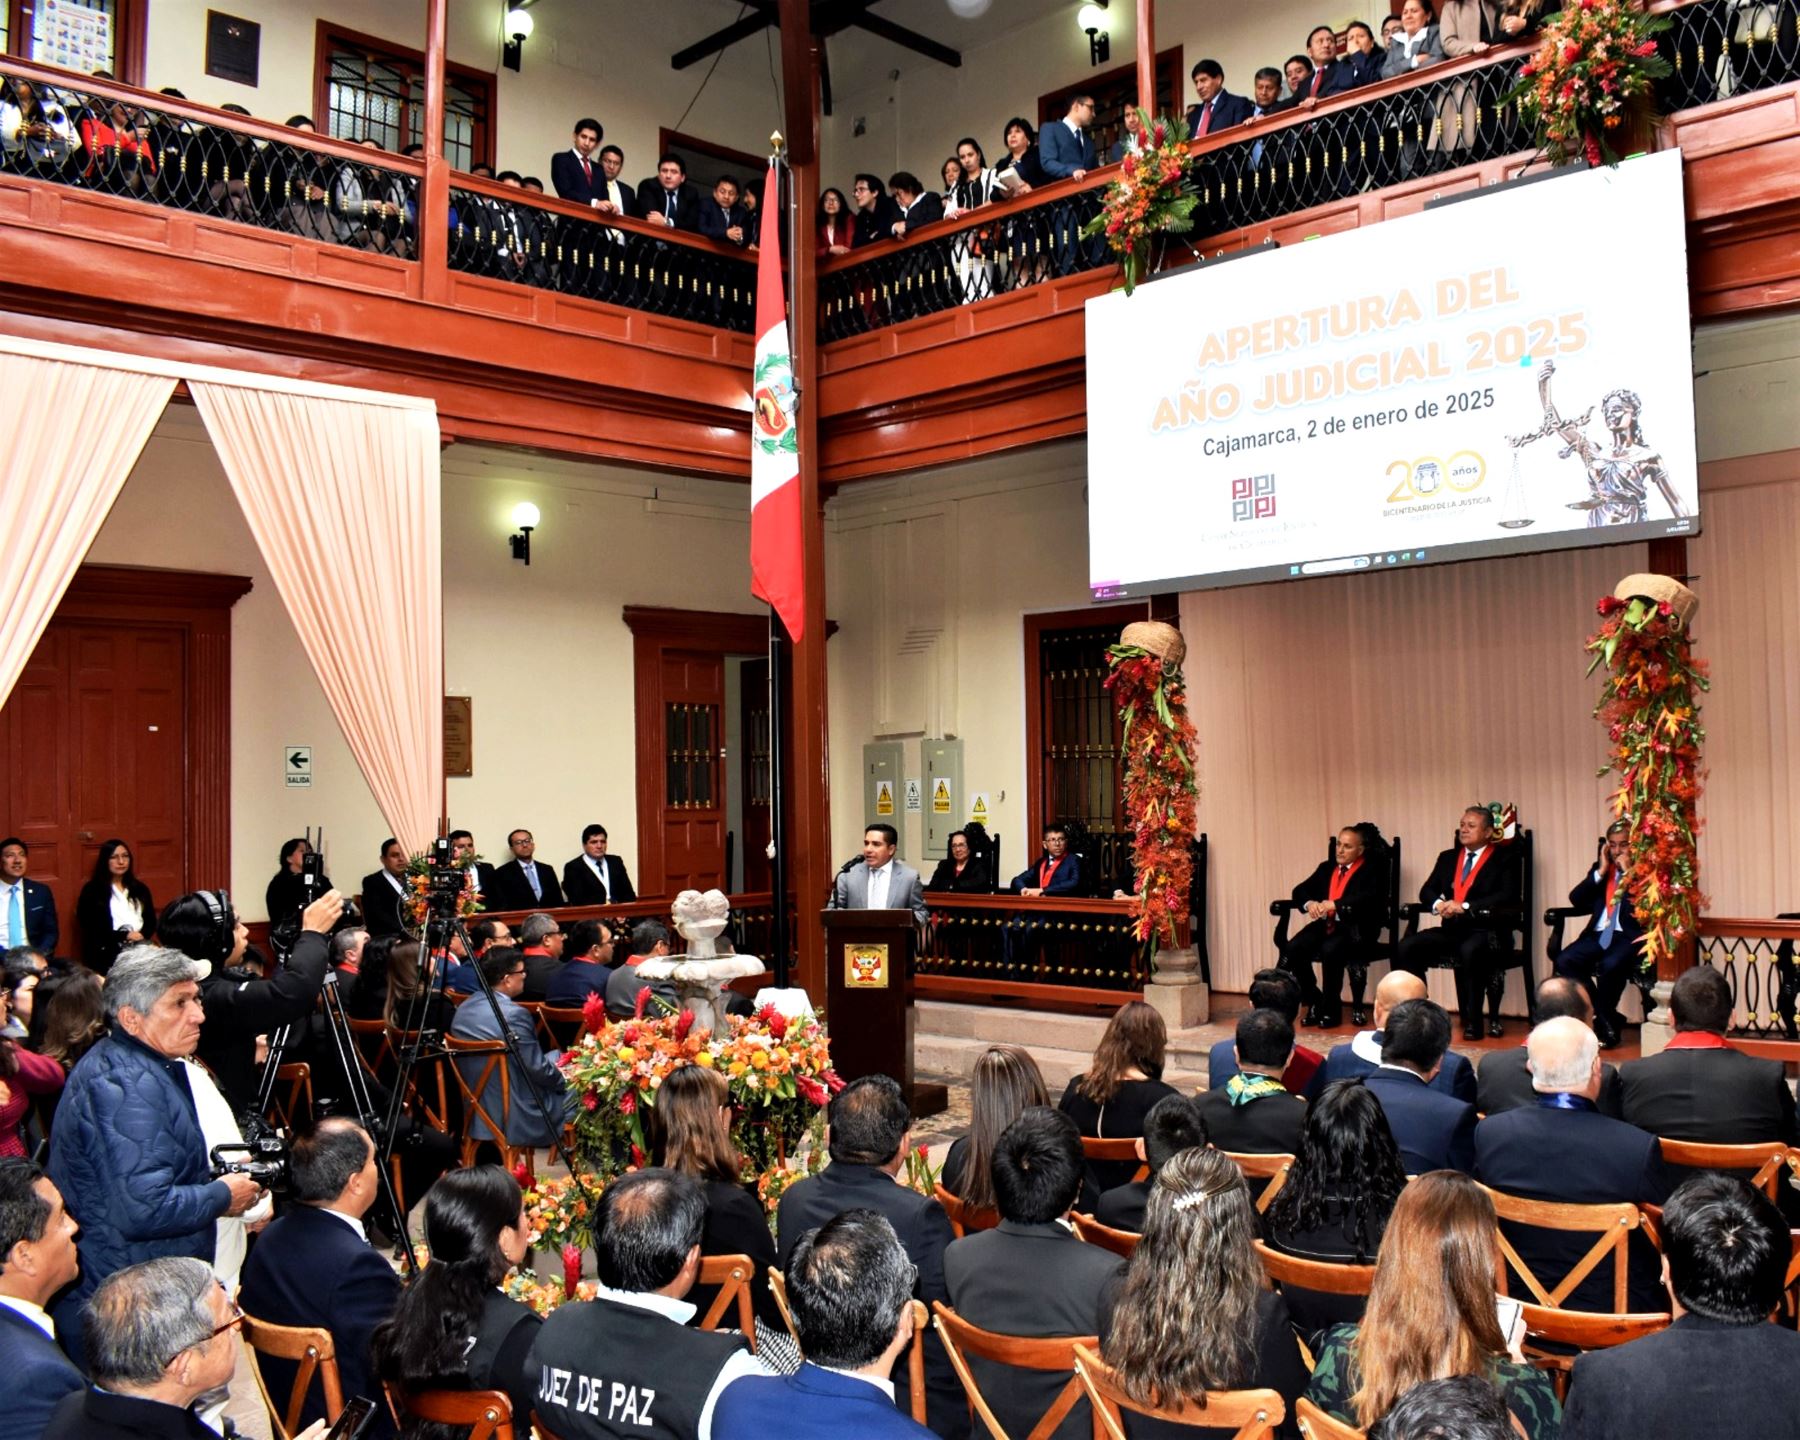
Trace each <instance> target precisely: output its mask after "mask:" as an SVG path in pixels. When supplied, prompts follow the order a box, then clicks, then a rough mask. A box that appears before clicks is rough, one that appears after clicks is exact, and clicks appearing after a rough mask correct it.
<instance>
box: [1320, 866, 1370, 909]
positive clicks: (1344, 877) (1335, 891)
mask: <svg viewBox="0 0 1800 1440" xmlns="http://www.w3.org/2000/svg"><path fill="white" fill-rule="evenodd" d="M1362 863H1363V862H1362V861H1361V860H1358V861H1357V862H1356V863H1355V864H1354V865H1351V866H1348V867H1346V866H1343V865H1339V866H1338V867H1337V868H1336V869H1334V870H1333V871H1332V872H1331V887H1330V889H1329V890H1328V891H1327V892H1326V895H1325V898H1326V899H1327V900H1330V901H1331V902H1333V903H1334V904H1335V903H1336V902H1337V901H1339V900H1341V899H1343V896H1344V891H1345V890H1346V889H1348V888H1349V885H1350V877H1351V876H1352V875H1354V874H1355V873H1356V872H1357V871H1358V870H1360V869H1362Z"/></svg>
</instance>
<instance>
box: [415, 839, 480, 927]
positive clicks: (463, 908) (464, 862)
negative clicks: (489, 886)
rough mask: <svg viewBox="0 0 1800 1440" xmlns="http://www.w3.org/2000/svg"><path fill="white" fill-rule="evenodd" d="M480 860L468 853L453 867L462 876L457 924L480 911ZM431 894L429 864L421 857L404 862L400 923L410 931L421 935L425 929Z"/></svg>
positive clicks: (477, 856)
mask: <svg viewBox="0 0 1800 1440" xmlns="http://www.w3.org/2000/svg"><path fill="white" fill-rule="evenodd" d="M480 858H481V857H480V856H479V855H477V854H475V853H474V852H473V851H470V852H469V853H468V854H466V855H463V856H462V857H461V858H459V859H457V860H455V861H453V862H452V863H453V864H454V865H455V866H456V868H457V869H458V870H460V871H462V872H463V888H462V890H461V892H460V893H458V895H457V897H456V914H457V918H458V919H460V920H467V919H468V918H469V917H470V916H472V915H479V914H480V913H481V911H482V908H483V906H482V903H481V892H480V891H478V890H477V889H476V888H475V862H476V861H477V860H479V859H480ZM430 893H431V861H430V859H429V858H428V857H426V856H425V855H423V854H416V855H414V856H412V858H411V859H409V860H408V861H407V862H406V894H405V895H404V896H402V897H401V900H400V909H401V919H402V920H403V921H404V922H405V924H406V928H407V929H408V930H411V931H422V930H423V929H424V928H425V917H426V913H427V910H428V908H429V907H428V906H427V905H426V903H425V902H426V897H427V896H428V895H430Z"/></svg>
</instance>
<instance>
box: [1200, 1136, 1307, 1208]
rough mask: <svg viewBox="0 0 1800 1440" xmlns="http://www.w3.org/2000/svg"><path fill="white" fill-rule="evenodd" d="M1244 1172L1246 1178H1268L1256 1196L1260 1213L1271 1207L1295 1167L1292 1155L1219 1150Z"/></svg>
mask: <svg viewBox="0 0 1800 1440" xmlns="http://www.w3.org/2000/svg"><path fill="white" fill-rule="evenodd" d="M1219 1153H1220V1154H1221V1155H1223V1156H1224V1157H1225V1158H1226V1159H1227V1160H1229V1161H1231V1162H1232V1163H1233V1164H1234V1165H1236V1166H1237V1167H1238V1169H1239V1170H1242V1171H1243V1172H1244V1178H1245V1179H1246V1180H1267V1181H1268V1182H1269V1183H1268V1184H1267V1185H1265V1186H1263V1192H1262V1194H1261V1195H1259V1196H1257V1197H1256V1211H1257V1213H1258V1214H1259V1215H1260V1214H1261V1213H1262V1212H1263V1211H1265V1210H1267V1209H1268V1208H1269V1204H1270V1202H1271V1201H1273V1200H1274V1198H1275V1197H1276V1196H1277V1195H1279V1194H1280V1193H1281V1187H1282V1186H1283V1185H1285V1184H1287V1178H1288V1172H1289V1171H1291V1170H1292V1169H1293V1168H1294V1157H1293V1156H1292V1155H1240V1154H1238V1153H1237V1152H1235V1151H1232V1150H1221V1151H1220V1152H1219Z"/></svg>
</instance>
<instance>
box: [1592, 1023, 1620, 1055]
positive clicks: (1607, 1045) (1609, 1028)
mask: <svg viewBox="0 0 1800 1440" xmlns="http://www.w3.org/2000/svg"><path fill="white" fill-rule="evenodd" d="M1594 1034H1596V1035H1597V1036H1599V1037H1600V1048H1601V1049H1602V1050H1611V1049H1613V1048H1614V1047H1615V1046H1616V1045H1617V1044H1618V1043H1619V1030H1618V1027H1617V1026H1616V1025H1614V1024H1613V1022H1612V1021H1611V1020H1608V1019H1606V1018H1605V1017H1604V1016H1601V1015H1596V1016H1595V1017H1594Z"/></svg>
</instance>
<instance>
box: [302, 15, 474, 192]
mask: <svg viewBox="0 0 1800 1440" xmlns="http://www.w3.org/2000/svg"><path fill="white" fill-rule="evenodd" d="M320 51H321V62H320V63H321V68H322V69H323V72H324V76H323V82H324V83H323V86H322V89H323V92H324V100H325V103H324V112H325V113H324V116H323V119H324V124H323V126H322V127H321V128H322V129H323V130H324V131H325V133H326V134H328V135H331V136H333V137H334V138H336V139H339V140H364V139H367V140H374V141H376V142H377V143H378V144H380V146H381V147H382V149H384V150H388V151H392V152H395V153H398V152H399V151H401V150H404V149H405V148H406V147H407V146H408V145H414V144H422V143H423V142H424V138H425V59H424V56H422V55H420V54H418V53H417V52H416V51H411V50H406V49H403V48H401V47H399V46H396V45H389V44H387V43H385V42H380V41H372V40H370V39H368V38H367V37H365V36H360V35H353V34H350V33H349V32H347V31H335V30H333V31H323V32H322V33H321V36H320ZM492 101H493V77H492V76H489V75H482V74H480V73H479V72H477V71H473V70H468V69H465V68H463V67H461V66H450V67H449V68H448V73H447V74H446V76H445V90H444V158H445V159H446V160H448V161H449V162H450V164H451V165H452V166H453V167H454V168H456V169H458V170H465V171H466V170H469V169H472V168H473V167H474V166H475V165H477V164H480V163H482V162H484V161H491V159H492V153H493V139H492V125H491V123H490V116H491V115H492Z"/></svg>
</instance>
